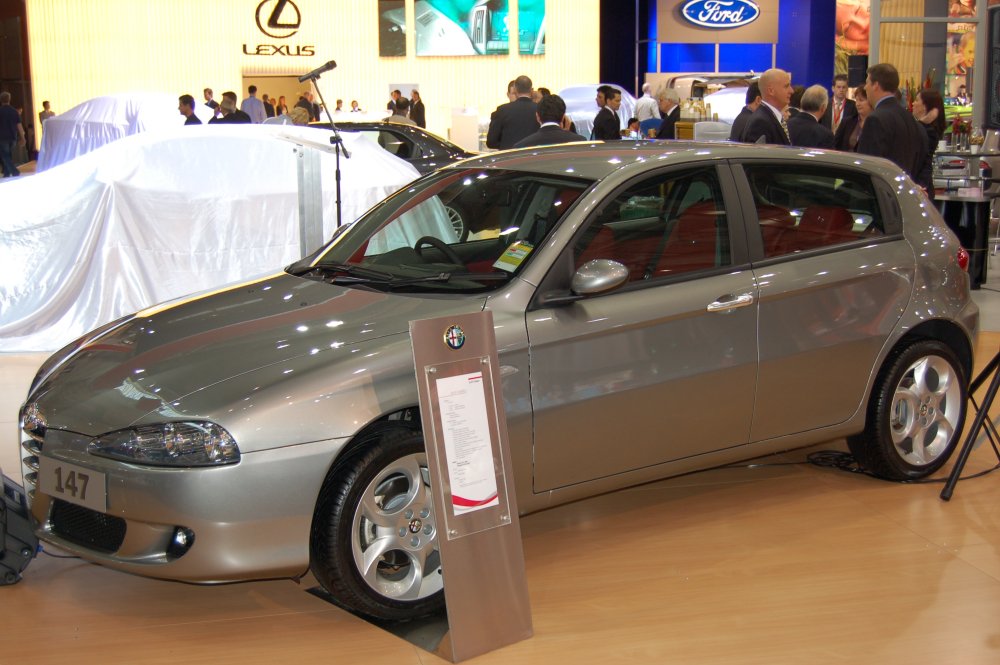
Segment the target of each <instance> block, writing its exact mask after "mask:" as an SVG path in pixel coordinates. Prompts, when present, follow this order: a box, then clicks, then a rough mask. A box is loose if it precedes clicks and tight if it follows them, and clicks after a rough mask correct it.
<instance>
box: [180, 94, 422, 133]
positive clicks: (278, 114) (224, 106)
mask: <svg viewBox="0 0 1000 665" xmlns="http://www.w3.org/2000/svg"><path fill="white" fill-rule="evenodd" d="M202 94H203V95H204V97H205V106H207V107H209V108H210V109H212V112H213V116H212V118H211V119H210V120H209V121H208V123H209V124H214V123H224V124H225V123H235V124H270V123H274V124H294V125H308V124H309V123H310V122H319V121H321V120H322V119H323V118H322V114H323V112H324V106H323V105H322V104H320V103H319V102H318V101H317V99H316V97H315V95H313V93H312V92H311V91H309V90H304V91H303V92H301V93H299V95H298V97H299V98H298V101H297V102H295V104H294V105H293V106H292V107H291V108H289V106H288V103H287V101H286V99H285V96H284V95H281V96H279V97H276V98H275V97H272V96H270V95H268V94H267V93H264V94H263V95H262V96H261V97H260V98H259V99H258V98H257V86H255V85H251V86H249V87H248V88H247V96H246V97H244V98H243V101H242V102H240V103H239V105H238V106H237V102H238V97H237V95H236V93H235V92H232V91H226V92H224V93H222V101H221V102H217V101H215V98H214V92H213V91H212V89H211V88H205V89H204V91H203V92H202ZM178 102H179V104H178V107H177V110H178V112H179V113H180V114H181V115H183V116H184V117H185V121H184V124H185V125H200V124H202V123H201V120H200V119H199V118H198V116H197V114H196V113H195V100H194V97H193V96H191V95H188V94H185V95H181V96H180V97H179V98H178ZM386 110H387V111H388V113H389V116H388V117H387V118H385V120H387V121H388V122H397V123H401V124H409V125H416V126H418V127H422V128H426V127H427V117H426V114H425V111H424V103H423V101H422V100H421V98H420V91H419V90H412V91H411V92H410V97H409V99H408V98H406V97H403V96H402V93H400V91H399V90H393V91H392V94H391V99H390V101H389V104H388V105H387V106H386ZM333 113H334V114H340V113H364V110H363V109H362V108H361V105H360V104H358V101H357V100H356V99H352V100H351V107H350V109H345V108H344V100H343V99H338V100H337V105H336V107H335V108H334V111H333Z"/></svg>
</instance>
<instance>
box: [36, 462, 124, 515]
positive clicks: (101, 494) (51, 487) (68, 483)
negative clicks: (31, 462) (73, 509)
mask: <svg viewBox="0 0 1000 665" xmlns="http://www.w3.org/2000/svg"><path fill="white" fill-rule="evenodd" d="M38 488H39V489H40V490H41V491H42V492H43V493H44V494H48V495H49V496H51V497H54V498H56V499H62V500H63V501H68V502H70V503H75V504H76V505H78V506H84V507H85V508H90V509H91V510H96V511H98V512H101V513H103V512H105V511H106V510H107V509H108V489H107V479H106V477H105V475H104V474H103V473H101V472H100V471H94V470H92V469H87V468H84V467H82V466H77V465H76V464H69V463H67V462H62V461H60V460H54V459H51V458H48V457H39V458H38Z"/></svg>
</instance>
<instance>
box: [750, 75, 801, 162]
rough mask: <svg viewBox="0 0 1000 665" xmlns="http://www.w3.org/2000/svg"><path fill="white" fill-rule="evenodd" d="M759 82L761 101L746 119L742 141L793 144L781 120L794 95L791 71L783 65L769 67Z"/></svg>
mask: <svg viewBox="0 0 1000 665" xmlns="http://www.w3.org/2000/svg"><path fill="white" fill-rule="evenodd" d="M757 84H758V85H759V86H760V101H761V104H760V106H759V107H757V110H756V111H754V112H753V114H752V115H751V116H750V120H749V122H747V127H746V129H745V130H744V131H743V141H744V142H745V143H774V144H776V145H791V143H790V142H789V140H788V132H787V131H786V130H785V128H784V126H783V124H782V111H784V110H785V107H786V106H788V102H789V101H790V100H791V98H792V75H791V74H789V73H788V72H786V71H785V70H783V69H777V68H775V69H769V70H767V71H766V72H764V73H763V74H761V75H760V78H759V79H757Z"/></svg>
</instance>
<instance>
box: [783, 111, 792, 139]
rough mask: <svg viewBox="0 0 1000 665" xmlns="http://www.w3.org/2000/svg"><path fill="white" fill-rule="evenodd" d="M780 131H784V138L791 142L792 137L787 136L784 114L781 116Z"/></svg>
mask: <svg viewBox="0 0 1000 665" xmlns="http://www.w3.org/2000/svg"><path fill="white" fill-rule="evenodd" d="M781 131H783V132H784V133H785V139H787V140H788V142H789V143H791V142H792V139H791V137H790V136H788V123H787V122H786V121H785V116H781Z"/></svg>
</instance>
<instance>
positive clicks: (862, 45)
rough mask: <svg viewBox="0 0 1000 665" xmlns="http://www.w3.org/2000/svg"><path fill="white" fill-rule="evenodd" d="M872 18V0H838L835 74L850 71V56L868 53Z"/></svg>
mask: <svg viewBox="0 0 1000 665" xmlns="http://www.w3.org/2000/svg"><path fill="white" fill-rule="evenodd" d="M871 19H872V15H871V0H837V19H836V36H835V39H834V62H833V71H834V73H835V74H847V73H848V71H847V70H848V65H847V63H848V58H849V57H850V56H852V55H868V29H869V25H870V24H871Z"/></svg>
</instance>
